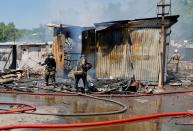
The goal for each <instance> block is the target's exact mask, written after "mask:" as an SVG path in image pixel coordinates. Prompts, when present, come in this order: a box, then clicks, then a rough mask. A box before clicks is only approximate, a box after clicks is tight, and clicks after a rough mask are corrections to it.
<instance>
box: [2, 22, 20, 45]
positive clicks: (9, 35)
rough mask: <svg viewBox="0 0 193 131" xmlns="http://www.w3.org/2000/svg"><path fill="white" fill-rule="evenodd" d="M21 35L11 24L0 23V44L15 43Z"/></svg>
mask: <svg viewBox="0 0 193 131" xmlns="http://www.w3.org/2000/svg"><path fill="white" fill-rule="evenodd" d="M21 35H22V33H21V31H20V30H18V29H16V28H15V25H14V23H13V22H10V23H8V24H7V25H5V23H3V22H1V23H0V42H7V41H15V40H16V39H18V38H19V37H21Z"/></svg>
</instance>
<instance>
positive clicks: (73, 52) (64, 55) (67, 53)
mask: <svg viewBox="0 0 193 131" xmlns="http://www.w3.org/2000/svg"><path fill="white" fill-rule="evenodd" d="M48 26H49V27H53V28H54V38H53V46H52V53H53V55H54V57H55V59H56V64H57V70H58V71H59V72H61V73H63V71H65V70H68V69H70V68H72V67H73V66H75V64H76V61H77V59H78V57H80V54H81V33H82V28H81V27H79V26H69V25H62V24H61V25H48ZM61 75H62V74H61Z"/></svg>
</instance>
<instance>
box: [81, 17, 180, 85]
mask: <svg viewBox="0 0 193 131" xmlns="http://www.w3.org/2000/svg"><path fill="white" fill-rule="evenodd" d="M178 17H179V16H168V17H165V29H166V35H165V42H164V43H165V45H166V47H165V48H164V53H165V54H166V55H165V57H167V56H168V55H167V54H168V48H169V42H170V27H171V26H172V25H173V24H175V23H176V22H177V18H178ZM160 32H161V18H158V17H155V18H146V19H136V20H123V21H112V22H104V23H96V24H95V31H93V29H91V30H88V31H86V32H85V33H83V36H82V38H83V43H82V44H83V46H82V47H83V49H82V51H83V53H84V54H86V55H87V56H88V58H89V56H92V57H91V59H92V60H94V61H93V64H94V65H95V66H94V67H95V69H96V77H97V78H130V77H132V76H135V78H136V79H137V80H141V81H154V82H157V81H158V80H159V72H160V64H161V57H160V49H161V46H160ZM93 37H94V38H95V39H93ZM165 66H166V63H165ZM165 72H166V71H165ZM165 74H166V73H165ZM165 76H166V75H165Z"/></svg>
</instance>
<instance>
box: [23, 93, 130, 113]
mask: <svg viewBox="0 0 193 131" xmlns="http://www.w3.org/2000/svg"><path fill="white" fill-rule="evenodd" d="M78 95H80V96H85V97H89V98H93V99H96V100H102V101H106V102H111V103H113V104H116V105H118V106H120V107H122V109H120V110H117V111H110V112H99V113H75V114H59V113H57V114H53V113H36V112H25V113H26V114H34V115H51V116H62V117H63V116H65V117H67V116H68V117H73V116H74V117H78V116H101V115H102V116H104V115H113V114H119V113H123V112H125V111H127V106H126V105H124V104H122V103H121V102H118V101H114V100H110V99H105V98H99V97H95V96H91V95H86V94H78Z"/></svg>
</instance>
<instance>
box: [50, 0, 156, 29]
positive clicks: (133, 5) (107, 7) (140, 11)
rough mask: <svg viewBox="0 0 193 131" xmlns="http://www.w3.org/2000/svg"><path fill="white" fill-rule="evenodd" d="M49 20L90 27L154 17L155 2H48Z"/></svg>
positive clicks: (107, 0) (65, 0) (83, 0)
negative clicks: (104, 23) (117, 21)
mask: <svg viewBox="0 0 193 131" xmlns="http://www.w3.org/2000/svg"><path fill="white" fill-rule="evenodd" d="M48 2H49V3H48V4H49V6H50V12H49V13H50V17H51V18H50V20H51V21H52V22H58V23H65V24H69V25H79V26H91V25H93V23H96V22H104V21H112V20H124V19H135V18H144V17H155V16H156V4H157V0H74V1H73V0H57V1H56V0H48Z"/></svg>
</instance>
